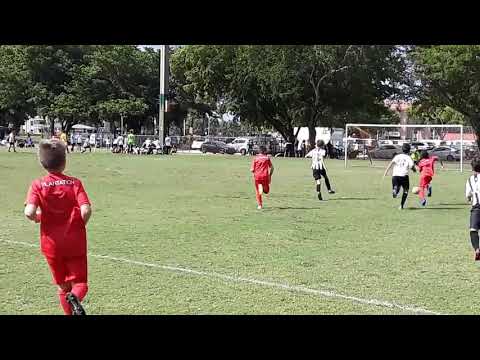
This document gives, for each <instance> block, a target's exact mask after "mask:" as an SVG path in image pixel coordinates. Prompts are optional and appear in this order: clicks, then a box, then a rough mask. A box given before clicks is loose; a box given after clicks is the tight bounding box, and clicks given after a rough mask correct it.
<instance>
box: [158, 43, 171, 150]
mask: <svg viewBox="0 0 480 360" xmlns="http://www.w3.org/2000/svg"><path fill="white" fill-rule="evenodd" d="M168 67H169V66H168V45H161V46H160V96H159V102H160V103H159V110H158V111H159V114H158V141H159V143H160V146H162V147H163V143H164V140H165V139H164V136H165V129H164V125H165V111H166V107H167V99H166V94H167V92H168Z"/></svg>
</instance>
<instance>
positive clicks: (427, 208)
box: [404, 206, 463, 210]
mask: <svg viewBox="0 0 480 360" xmlns="http://www.w3.org/2000/svg"><path fill="white" fill-rule="evenodd" d="M404 210H463V209H461V208H454V207H428V206H427V207H424V208H418V207H416V208H405V209H404Z"/></svg>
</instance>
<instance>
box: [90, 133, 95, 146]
mask: <svg viewBox="0 0 480 360" xmlns="http://www.w3.org/2000/svg"><path fill="white" fill-rule="evenodd" d="M90 145H95V134H92V135H90Z"/></svg>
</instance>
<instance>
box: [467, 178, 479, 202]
mask: <svg viewBox="0 0 480 360" xmlns="http://www.w3.org/2000/svg"><path fill="white" fill-rule="evenodd" d="M465 196H466V197H467V199H469V200H470V201H471V203H472V206H473V207H480V176H479V175H477V174H474V175H472V176H470V177H469V178H468V180H467V183H466V185H465Z"/></svg>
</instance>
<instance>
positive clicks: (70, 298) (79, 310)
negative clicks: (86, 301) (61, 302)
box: [66, 292, 87, 315]
mask: <svg viewBox="0 0 480 360" xmlns="http://www.w3.org/2000/svg"><path fill="white" fill-rule="evenodd" d="M66 298H67V302H68V303H69V304H70V307H71V308H72V314H73V315H87V313H86V312H85V309H84V308H83V306H82V304H81V303H80V301H79V300H78V298H77V297H76V296H75V295H74V294H72V293H70V292H69V293H68V294H67V296H66Z"/></svg>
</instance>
